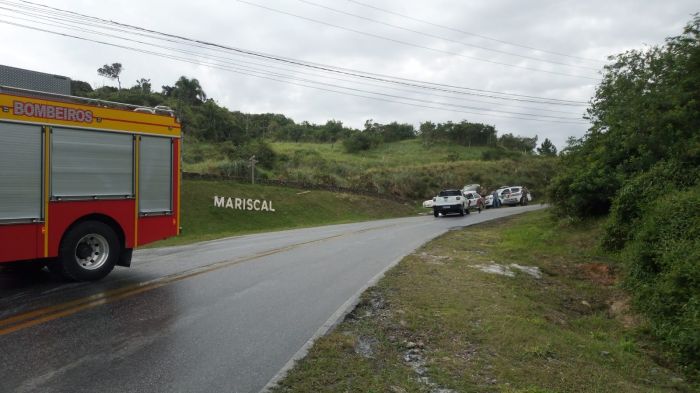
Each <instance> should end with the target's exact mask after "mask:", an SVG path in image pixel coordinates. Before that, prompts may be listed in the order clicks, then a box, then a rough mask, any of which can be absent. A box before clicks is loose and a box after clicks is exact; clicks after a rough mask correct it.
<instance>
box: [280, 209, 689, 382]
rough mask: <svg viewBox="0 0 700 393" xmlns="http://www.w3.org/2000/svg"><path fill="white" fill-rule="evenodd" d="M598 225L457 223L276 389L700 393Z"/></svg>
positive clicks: (540, 218)
mask: <svg viewBox="0 0 700 393" xmlns="http://www.w3.org/2000/svg"><path fill="white" fill-rule="evenodd" d="M601 232H602V230H601V221H594V222H588V223H585V224H583V225H579V226H569V225H567V224H562V223H560V222H556V221H554V220H553V219H552V218H551V217H550V216H549V215H548V214H547V213H546V212H535V213H529V214H525V215H522V216H518V217H515V218H508V219H504V220H500V221H498V222H494V223H488V224H484V225H481V226H479V227H470V228H467V229H464V230H460V231H452V232H449V233H448V234H446V235H444V236H441V237H440V238H438V239H436V240H434V241H432V242H430V243H428V244H427V245H425V246H423V247H422V248H420V249H419V250H417V251H416V252H414V253H413V254H412V255H410V256H408V257H406V258H404V260H403V261H401V262H400V263H399V265H397V266H396V267H395V268H393V269H392V270H390V271H389V272H388V273H387V275H386V276H385V278H383V279H382V280H381V281H380V282H379V283H378V284H377V286H376V287H374V288H371V289H370V290H368V291H367V292H366V293H365V294H363V296H362V298H361V301H360V303H359V305H358V306H357V307H356V308H355V309H354V310H353V311H352V312H351V313H350V314H349V315H348V316H347V317H346V319H345V320H344V321H343V322H342V323H341V324H339V325H338V326H337V327H336V328H335V329H334V331H332V332H331V333H329V334H328V335H327V336H324V337H322V338H320V339H319V340H318V341H317V342H316V343H315V344H314V346H313V347H312V349H311V350H310V352H309V354H308V356H307V357H306V358H304V359H303V360H301V361H300V362H299V363H297V365H296V366H295V368H294V369H293V370H292V371H291V372H290V373H289V374H288V375H287V377H286V378H285V379H283V380H282V382H281V383H280V385H278V386H277V387H276V388H274V389H273V391H275V392H310V391H315V392H421V391H424V392H429V391H442V392H493V391H496V392H497V391H500V392H652V391H653V392H686V391H693V388H697V386H694V387H693V386H689V385H688V384H687V382H685V381H684V379H683V378H682V377H681V376H679V373H678V372H677V370H671V369H669V368H667V366H665V365H667V364H668V363H666V361H665V360H663V359H664V357H663V355H662V354H661V353H659V352H657V351H656V349H655V348H656V345H655V344H654V343H652V342H650V341H649V339H648V338H647V337H646V336H644V334H643V333H642V332H643V331H644V328H645V325H644V322H643V320H641V319H639V318H638V317H637V316H635V315H633V314H631V313H630V311H629V308H628V297H627V295H625V293H624V292H623V291H622V290H621V289H619V288H618V287H617V286H616V283H617V271H616V269H615V268H614V266H615V261H613V260H610V259H608V258H607V257H606V256H605V254H603V253H602V252H600V251H598V250H597V247H591V245H593V244H596V242H597V241H598V237H599V236H600V234H601ZM439 389H444V390H439Z"/></svg>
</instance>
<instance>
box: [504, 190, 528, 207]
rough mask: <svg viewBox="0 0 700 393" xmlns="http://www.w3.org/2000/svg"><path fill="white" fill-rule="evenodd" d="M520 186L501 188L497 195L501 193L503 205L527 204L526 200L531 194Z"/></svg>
mask: <svg viewBox="0 0 700 393" xmlns="http://www.w3.org/2000/svg"><path fill="white" fill-rule="evenodd" d="M525 190H527V189H526V188H524V187H522V186H512V187H508V188H507V189H505V190H503V191H502V192H501V193H500V194H499V195H501V202H502V203H503V204H504V205H511V206H515V205H527V203H528V202H530V201H531V200H532V195H530V192H529V191H525Z"/></svg>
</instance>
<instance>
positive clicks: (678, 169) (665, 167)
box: [601, 160, 700, 250]
mask: <svg viewBox="0 0 700 393" xmlns="http://www.w3.org/2000/svg"><path fill="white" fill-rule="evenodd" d="M698 178H700V170H698V168H693V167H692V166H689V165H687V164H685V163H681V162H679V161H677V160H671V161H661V162H659V163H657V164H656V165H654V166H653V167H652V168H651V169H650V170H649V171H648V172H643V173H641V174H639V175H637V176H636V177H634V178H632V179H630V180H629V181H627V182H625V183H624V185H623V186H622V188H620V191H619V192H618V194H617V196H616V197H615V199H614V200H613V203H612V207H611V209H610V215H609V217H608V219H607V221H606V223H605V226H604V229H605V236H603V239H602V242H601V243H602V246H603V248H605V249H607V250H621V249H622V248H623V247H624V245H625V243H626V242H627V241H628V240H630V239H631V237H632V235H633V232H634V228H636V226H637V224H638V221H639V219H640V218H641V217H642V215H643V214H644V211H645V210H647V209H648V208H649V204H650V203H651V202H653V201H655V200H657V199H658V198H659V196H661V195H668V196H670V195H669V194H670V193H671V192H675V191H674V190H677V189H685V188H687V187H689V186H691V185H692V184H693V183H694V182H695V181H696V179H698Z"/></svg>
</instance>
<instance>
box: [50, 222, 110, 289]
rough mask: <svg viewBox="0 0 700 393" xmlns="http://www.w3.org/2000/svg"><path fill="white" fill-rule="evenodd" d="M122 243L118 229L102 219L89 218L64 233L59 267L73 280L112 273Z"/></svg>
mask: <svg viewBox="0 0 700 393" xmlns="http://www.w3.org/2000/svg"><path fill="white" fill-rule="evenodd" d="M120 253H121V247H120V245H119V240H118V238H117V235H116V233H114V230H113V229H112V228H111V227H110V226H109V225H107V224H104V223H102V222H99V221H85V222H82V223H80V224H78V225H76V226H75V227H73V228H71V229H70V230H69V231H68V232H67V233H66V234H65V236H64V237H63V241H61V246H60V247H59V250H58V261H57V263H56V266H55V269H57V270H60V273H61V274H62V275H63V276H64V277H65V278H67V279H69V280H73V281H96V280H99V279H101V278H103V277H105V276H106V275H108V274H109V273H110V272H111V271H112V269H114V265H116V263H117V261H118V260H119V254H120Z"/></svg>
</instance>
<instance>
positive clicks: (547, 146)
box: [537, 138, 557, 156]
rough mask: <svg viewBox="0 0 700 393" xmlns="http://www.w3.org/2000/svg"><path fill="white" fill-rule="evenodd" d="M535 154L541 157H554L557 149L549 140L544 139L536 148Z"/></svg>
mask: <svg viewBox="0 0 700 393" xmlns="http://www.w3.org/2000/svg"><path fill="white" fill-rule="evenodd" d="M537 154H539V155H541V156H556V155H557V147H556V146H554V144H553V143H552V141H550V140H549V138H544V142H542V144H541V145H540V147H538V148H537Z"/></svg>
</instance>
